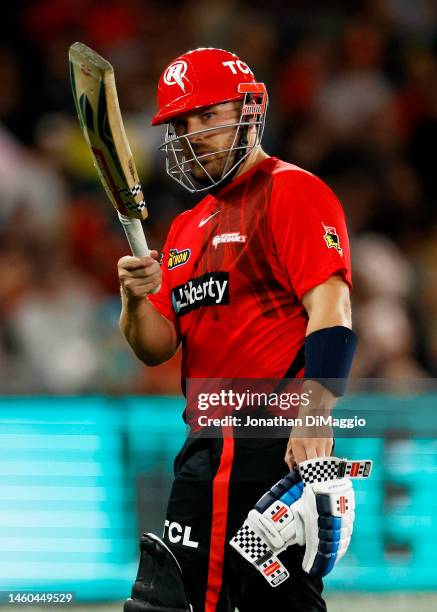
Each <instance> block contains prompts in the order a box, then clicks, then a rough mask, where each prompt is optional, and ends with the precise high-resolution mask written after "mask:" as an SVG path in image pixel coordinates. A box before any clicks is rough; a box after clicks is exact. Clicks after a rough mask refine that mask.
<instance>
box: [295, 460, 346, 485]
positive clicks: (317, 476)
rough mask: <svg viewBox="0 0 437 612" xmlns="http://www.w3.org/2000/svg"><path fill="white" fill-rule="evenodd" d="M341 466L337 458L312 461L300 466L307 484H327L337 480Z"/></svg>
mask: <svg viewBox="0 0 437 612" xmlns="http://www.w3.org/2000/svg"><path fill="white" fill-rule="evenodd" d="M339 464H340V459H338V458H337V457H323V458H320V459H310V460H308V461H303V462H302V463H300V464H299V472H300V475H301V477H302V480H303V481H304V483H305V484H312V483H313V482H325V481H326V480H335V479H336V478H337V474H338V466H339Z"/></svg>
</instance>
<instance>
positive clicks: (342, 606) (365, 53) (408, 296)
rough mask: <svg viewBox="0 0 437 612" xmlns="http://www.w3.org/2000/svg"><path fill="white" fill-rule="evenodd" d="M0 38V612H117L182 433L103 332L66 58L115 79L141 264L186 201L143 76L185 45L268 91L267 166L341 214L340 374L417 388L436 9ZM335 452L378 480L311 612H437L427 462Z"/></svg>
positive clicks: (423, 446)
mask: <svg viewBox="0 0 437 612" xmlns="http://www.w3.org/2000/svg"><path fill="white" fill-rule="evenodd" d="M0 30H1V42H0V83H1V86H0V395H1V398H0V408H1V410H0V457H1V461H0V475H1V478H0V534H1V537H0V569H1V571H0V590H3V591H5V590H8V589H13V588H14V589H15V588H27V589H31V588H32V589H39V590H52V589H53V588H56V589H58V590H59V589H63V590H73V591H75V592H76V595H77V598H78V601H79V603H80V604H81V607H80V608H78V610H79V609H80V610H88V609H90V610H91V609H92V610H96V611H97V610H103V609H105V610H114V611H115V610H120V609H121V608H120V604H119V603H116V602H118V601H120V600H122V599H123V598H124V597H125V596H126V595H127V594H128V592H129V588H130V584H131V581H132V579H133V577H134V575H135V573H136V563H137V552H136V551H137V538H138V535H139V533H140V532H141V531H143V530H156V531H157V532H158V533H159V532H160V531H161V527H162V520H163V511H164V507H165V499H166V495H167V491H168V487H169V483H170V479H171V465H172V459H173V456H174V455H175V453H176V452H177V450H178V448H179V446H180V444H181V441H182V439H183V437H184V433H185V432H184V427H183V424H182V421H181V419H180V413H181V406H182V399H181V397H180V387H179V356H176V357H175V358H174V359H173V360H172V361H170V362H169V363H167V364H165V365H164V366H160V367H157V368H146V367H143V366H142V365H141V364H140V363H139V362H138V361H137V360H136V359H135V358H134V357H133V356H132V355H131V353H130V352H129V350H128V348H127V346H126V344H125V343H124V341H123V340H122V338H121V335H120V333H119V329H118V314H119V298H118V286H117V279H116V272H115V264H116V261H117V259H118V258H119V257H120V256H121V255H124V254H126V252H127V248H126V243H125V239H124V236H123V233H122V231H121V230H120V228H119V226H118V223H117V221H116V218H115V215H114V214H113V211H112V210H111V208H110V206H109V204H108V202H107V201H106V200H105V195H104V194H103V192H102V189H101V186H100V184H99V183H98V182H97V180H96V175H95V171H94V168H93V166H92V164H91V162H90V158H89V153H88V151H87V149H86V147H85V144H84V142H83V138H82V135H81V133H80V131H79V126H78V122H77V118H76V114H75V110H74V107H73V103H72V98H71V92H70V87H69V82H68V71H67V50H68V47H69V45H70V44H71V43H72V42H74V41H76V40H80V41H82V42H85V43H86V44H88V45H90V46H92V47H94V48H95V49H97V50H98V51H99V52H100V53H101V54H102V55H104V56H105V57H108V59H110V61H111V62H112V63H113V65H114V67H115V70H116V76H117V85H118V90H119V97H120V103H121V107H122V113H123V116H124V120H125V123H126V127H127V129H128V136H129V139H130V141H131V145H132V149H133V152H134V155H135V158H136V161H137V165H138V169H139V172H140V175H141V178H142V183H143V187H144V189H145V194H146V198H147V201H148V203H149V209H150V215H151V218H150V221H148V222H147V227H146V230H147V234H148V236H149V241H150V244H152V245H153V246H154V247H156V248H158V249H159V248H160V246H161V245H162V243H163V240H164V237H165V234H166V231H167V229H168V227H169V224H170V222H171V220H172V218H173V217H174V216H175V215H176V214H177V213H178V212H180V211H182V210H184V209H186V208H187V207H190V206H192V205H193V202H194V200H192V199H191V197H190V196H188V195H187V194H185V193H183V192H182V191H181V190H179V189H178V188H177V187H173V185H172V184H171V182H170V180H168V179H167V177H166V176H165V173H164V170H163V165H164V164H163V159H162V158H161V157H160V154H159V152H158V151H157V145H158V144H159V143H160V141H161V138H162V133H161V131H160V130H159V129H157V128H155V129H152V128H151V127H150V126H149V119H150V116H151V115H152V112H153V110H154V103H155V85H156V82H157V79H158V77H159V74H160V71H161V70H162V68H163V66H164V65H165V64H166V63H167V62H168V61H170V60H171V59H172V58H173V57H175V56H176V55H178V54H180V53H181V52H183V51H185V50H187V49H189V48H194V47H197V46H219V47H224V48H228V49H230V50H232V51H235V52H236V53H238V55H240V56H241V57H242V58H243V59H244V60H245V61H247V62H248V63H249V65H250V66H251V67H252V68H253V69H254V70H255V71H256V74H257V77H258V79H259V80H263V81H265V82H266V84H267V86H268V89H269V91H270V96H271V105H270V111H269V114H268V122H267V128H266V134H265V148H266V150H267V151H268V152H269V153H271V154H274V155H278V156H280V157H283V158H284V159H286V160H288V161H291V162H293V163H296V164H298V165H301V166H303V167H305V168H306V169H308V170H311V171H313V172H315V173H316V174H318V175H319V176H321V177H322V178H323V179H324V180H325V181H327V183H328V184H329V185H330V186H331V187H332V188H333V189H334V190H335V191H336V193H337V194H338V195H339V197H340V199H341V201H342V203H343V206H344V208H345V210H346V214H347V218H348V224H349V231H350V236H351V242H352V249H353V261H354V280H355V290H354V295H353V309H354V320H355V327H356V329H357V332H358V334H359V336H360V345H359V352H358V356H357V359H356V360H355V365H354V372H353V375H354V376H355V377H358V378H370V377H378V378H394V379H398V380H400V379H416V380H417V379H421V378H424V377H428V378H433V377H435V376H436V372H437V212H436V211H437V207H436V198H437V180H436V178H435V176H436V170H435V150H436V142H437V4H436V2H435V1H434V0H414V1H411V0H356V1H355V2H353V3H351V2H342V1H340V0H336V1H335V0H334V1H332V2H329V3H328V2H325V1H322V0H320V1H316V0H311V1H308V0H306V1H305V2H303V1H301V0H295V1H294V2H289V3H285V2H283V1H280V0H270V2H269V3H268V6H266V3H264V2H258V1H256V0H252V1H251V2H245V1H243V0H215V1H214V2H213V3H207V2H203V1H201V0H185V1H182V0H181V1H178V2H176V1H170V0H166V2H149V1H147V0H144V1H141V0H106V2H104V3H103V2H99V1H97V0H41V1H31V0H30V1H24V0H18V1H16V2H15V3H14V11H13V12H10V13H9V16H6V15H3V18H2V21H1V23H0ZM436 399H437V395H436V396H431V400H433V401H435V400H436ZM368 401H369V403H372V404H373V405H374V402H375V401H379V402H383V401H384V398H383V397H379V396H378V397H377V398H375V397H374V396H369V400H368ZM427 401H429V397H428V400H427ZM435 403H436V404H437V401H436V402H435ZM399 410H400V415H402V400H401V399H399ZM418 410H419V412H420V400H418ZM436 418H437V417H436ZM422 425H423V424H422ZM435 427H436V423H435V422H434V423H431V424H430V428H431V430H432V428H434V429H435ZM339 451H341V454H342V455H344V456H351V457H353V456H356V457H371V458H373V459H375V462H376V464H375V473H374V477H373V478H372V480H371V482H369V483H365V486H361V484H360V483H359V485H358V486H357V490H358V493H357V497H358V503H359V507H360V518H359V524H358V527H357V533H356V535H355V538H354V540H353V545H352V548H351V550H350V553H349V555H348V557H347V558H346V559H344V561H343V562H342V564H341V566H340V567H339V568H338V569H337V570H336V572H335V573H334V575H333V576H332V577H331V578H330V579H329V580H327V592H328V601H330V602H332V604H331V606H330V610H332V611H333V612H336V611H338V612H342V611H343V610H350V609H351V606H352V605H353V607H354V610H355V612H359V611H360V610H368V609H372V610H373V611H374V612H377V611H378V610H380V609H381V610H382V609H384V610H386V611H387V610H390V609H396V610H397V611H398V612H400V611H402V610H411V609H415V610H416V611H417V612H419V611H420V610H426V611H431V610H432V609H437V599H436V596H435V594H433V593H434V592H435V591H437V578H436V576H437V571H436V570H437V565H436V563H437V562H436V554H435V550H436V546H437V542H436V540H437V535H436V527H435V524H436V523H435V515H436V513H437V493H436V491H437V443H436V441H435V440H434V439H433V438H430V437H429V438H418V437H417V435H415V431H414V427H412V428H411V429H410V430H405V429H404V430H403V431H402V433H399V434H397V435H393V432H391V433H390V435H389V434H387V436H386V437H383V438H378V439H377V438H372V439H362V440H341V441H340V442H339ZM358 591H361V592H362V593H363V592H364V593H367V595H357V594H356V593H355V592H358ZM99 602H113V603H112V604H111V603H105V604H102V603H100V605H99ZM82 606H83V607H82ZM28 609H31V608H28Z"/></svg>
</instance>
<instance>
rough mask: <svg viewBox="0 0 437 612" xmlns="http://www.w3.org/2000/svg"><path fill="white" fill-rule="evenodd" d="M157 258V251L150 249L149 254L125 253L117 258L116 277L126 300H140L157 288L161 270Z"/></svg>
mask: <svg viewBox="0 0 437 612" xmlns="http://www.w3.org/2000/svg"><path fill="white" fill-rule="evenodd" d="M157 259H158V251H150V255H149V256H146V257H131V256H128V255H127V256H125V257H122V258H121V259H119V261H118V264H117V268H118V278H119V280H120V286H121V289H122V291H123V293H124V295H125V296H126V297H127V299H128V300H130V301H137V300H141V299H144V298H145V297H146V296H147V295H149V294H150V293H156V292H157V291H158V290H159V287H160V286H161V282H162V272H161V266H160V265H159V263H158V261H157Z"/></svg>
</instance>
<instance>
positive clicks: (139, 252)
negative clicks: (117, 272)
mask: <svg viewBox="0 0 437 612" xmlns="http://www.w3.org/2000/svg"><path fill="white" fill-rule="evenodd" d="M118 218H119V220H120V223H121V224H122V226H123V228H124V232H125V234H126V238H127V241H128V242H129V246H130V248H131V251H132V255H135V257H144V256H145V255H149V254H150V250H149V247H148V246H147V241H146V237H145V235H144V231H143V226H142V225H141V221H140V220H139V219H131V218H130V217H125V216H124V215H122V214H121V213H119V212H118ZM160 289H161V285H159V287H157V288H156V289H155V290H154V291H152V293H158V291H159V290H160Z"/></svg>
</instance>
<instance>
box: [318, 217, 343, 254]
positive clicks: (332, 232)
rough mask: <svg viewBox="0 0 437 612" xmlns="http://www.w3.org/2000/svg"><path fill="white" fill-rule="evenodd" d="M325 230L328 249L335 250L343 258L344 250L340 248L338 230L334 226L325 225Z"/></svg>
mask: <svg viewBox="0 0 437 612" xmlns="http://www.w3.org/2000/svg"><path fill="white" fill-rule="evenodd" d="M323 228H324V230H325V235H324V236H323V238H324V239H325V242H326V245H327V247H328V249H335V250H336V251H337V252H338V254H339V255H341V256H343V249H342V248H341V246H340V238H339V236H338V234H337V230H336V229H335V227H333V226H332V225H323Z"/></svg>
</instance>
